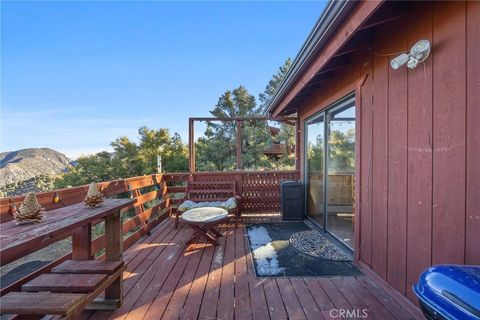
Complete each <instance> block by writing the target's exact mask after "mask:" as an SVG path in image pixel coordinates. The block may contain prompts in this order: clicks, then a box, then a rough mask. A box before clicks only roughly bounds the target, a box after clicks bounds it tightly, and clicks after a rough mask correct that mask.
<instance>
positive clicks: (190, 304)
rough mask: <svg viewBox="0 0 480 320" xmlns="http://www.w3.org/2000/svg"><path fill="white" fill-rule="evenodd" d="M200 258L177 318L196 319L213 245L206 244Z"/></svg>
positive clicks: (213, 250)
mask: <svg viewBox="0 0 480 320" xmlns="http://www.w3.org/2000/svg"><path fill="white" fill-rule="evenodd" d="M204 251H205V252H204V253H203V257H202V260H201V261H200V265H199V266H198V269H197V273H196V274H195V280H194V281H193V283H192V287H191V288H190V292H189V294H188V297H187V300H186V301H185V305H184V307H183V310H182V312H181V314H180V317H179V319H185V320H188V319H197V317H198V314H199V312H200V306H201V303H202V298H203V292H204V291H205V287H206V284H207V279H208V273H209V271H210V266H211V264H212V259H213V254H214V252H215V247H213V246H208V247H206V248H205V249H204Z"/></svg>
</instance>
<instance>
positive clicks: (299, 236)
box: [290, 230, 353, 261]
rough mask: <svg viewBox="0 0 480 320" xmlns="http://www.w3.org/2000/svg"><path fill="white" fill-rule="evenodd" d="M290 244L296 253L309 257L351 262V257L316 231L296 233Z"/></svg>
mask: <svg viewBox="0 0 480 320" xmlns="http://www.w3.org/2000/svg"><path fill="white" fill-rule="evenodd" d="M290 243H291V244H292V246H293V247H294V248H295V249H297V250H298V251H300V252H302V253H305V254H308V255H309V256H312V257H315V258H321V259H327V260H334V261H352V260H353V259H352V257H351V256H350V255H349V254H348V253H347V252H345V251H344V250H343V249H342V248H340V247H338V245H336V244H335V243H334V242H332V241H331V240H330V239H328V238H327V237H325V236H324V235H322V234H321V233H320V232H318V231H316V230H307V231H300V232H296V233H294V234H292V235H291V237H290Z"/></svg>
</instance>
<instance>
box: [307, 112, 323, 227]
mask: <svg viewBox="0 0 480 320" xmlns="http://www.w3.org/2000/svg"><path fill="white" fill-rule="evenodd" d="M305 140H306V141H305V142H306V143H305V146H306V147H305V152H306V155H305V161H306V163H305V169H306V170H305V176H306V186H307V192H306V195H307V199H306V200H307V215H308V216H309V217H310V218H312V219H314V220H315V221H316V222H317V223H319V224H320V225H322V226H323V220H324V217H323V212H324V199H323V193H324V192H323V171H324V164H323V163H324V154H325V153H324V149H325V142H324V140H325V124H324V120H323V116H320V117H318V118H316V119H313V120H311V121H309V122H307V126H306V133H305Z"/></svg>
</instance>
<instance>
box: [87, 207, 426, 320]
mask: <svg viewBox="0 0 480 320" xmlns="http://www.w3.org/2000/svg"><path fill="white" fill-rule="evenodd" d="M277 219H278V215H259V214H256V215H252V216H246V217H245V219H244V220H246V221H255V222H267V221H272V220H277ZM220 230H221V231H222V232H223V233H224V234H225V235H226V236H225V237H222V238H220V240H219V243H220V245H219V246H217V247H213V246H211V245H206V244H205V243H203V242H202V243H197V244H196V245H192V246H190V247H189V248H188V250H186V251H185V250H184V247H185V245H184V243H185V241H186V240H188V239H189V238H190V237H191V235H192V230H190V229H189V228H188V227H186V226H183V225H181V226H179V228H178V229H177V230H175V229H174V227H173V222H172V221H170V220H167V221H164V222H163V223H161V224H160V225H159V226H158V227H156V228H155V229H154V230H153V231H152V233H151V235H149V236H148V237H145V238H144V239H142V240H140V241H139V242H137V243H136V244H134V245H133V246H132V247H130V248H129V249H128V250H127V251H126V252H125V253H124V260H125V261H126V263H128V268H127V272H126V273H125V274H124V278H125V282H124V304H123V306H122V307H121V308H120V309H118V310H116V311H115V312H99V311H97V312H88V311H85V312H84V313H83V314H82V318H83V319H255V320H256V319H275V320H277V319H295V320H296V319H342V317H340V315H341V314H340V313H341V312H346V310H349V312H356V313H355V314H352V313H350V317H348V318H355V316H357V318H366V319H382V320H383V319H414V318H416V317H418V314H415V315H412V314H410V313H409V311H408V310H406V309H403V308H402V307H401V306H400V305H399V304H398V303H397V301H396V300H395V299H394V298H393V297H391V296H390V295H389V294H388V293H387V292H386V291H384V290H382V289H381V288H380V287H379V286H377V285H376V283H375V282H374V281H373V280H371V279H370V278H368V277H367V276H357V277H335V278H311V277H310V278H276V279H274V278H270V279H257V278H255V274H254V271H253V264H252V261H251V256H250V254H249V248H248V246H247V239H246V235H245V227H244V225H243V224H241V225H239V227H238V228H236V229H235V228H234V226H233V225H223V226H221V228H220ZM341 310H345V311H341ZM344 315H345V314H344ZM352 315H353V317H352ZM365 315H366V316H365ZM343 318H346V317H343Z"/></svg>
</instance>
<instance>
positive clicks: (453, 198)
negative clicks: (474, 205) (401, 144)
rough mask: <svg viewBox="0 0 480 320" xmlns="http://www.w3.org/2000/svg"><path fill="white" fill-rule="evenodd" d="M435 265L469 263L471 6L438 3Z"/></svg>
mask: <svg viewBox="0 0 480 320" xmlns="http://www.w3.org/2000/svg"><path fill="white" fill-rule="evenodd" d="M433 25H434V33H433V48H434V49H435V54H434V56H433V64H434V68H433V77H434V80H433V84H434V85H433V110H434V112H433V121H434V122H433V125H434V131H433V150H434V151H433V152H434V153H433V183H434V187H433V237H432V262H433V264H439V263H459V264H463V263H464V262H465V138H466V137H465V125H466V123H465V111H466V106H465V98H466V96H465V91H466V86H465V79H466V77H465V75H466V70H465V60H464V52H465V3H464V2H452V3H443V2H436V3H434V11H433Z"/></svg>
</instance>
